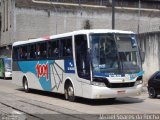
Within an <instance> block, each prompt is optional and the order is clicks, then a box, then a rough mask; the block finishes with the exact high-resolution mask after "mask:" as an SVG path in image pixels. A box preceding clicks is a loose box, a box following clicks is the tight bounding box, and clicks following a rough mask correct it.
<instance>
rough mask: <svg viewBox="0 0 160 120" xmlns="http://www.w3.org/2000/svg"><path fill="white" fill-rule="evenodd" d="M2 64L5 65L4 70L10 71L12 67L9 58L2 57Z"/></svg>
mask: <svg viewBox="0 0 160 120" xmlns="http://www.w3.org/2000/svg"><path fill="white" fill-rule="evenodd" d="M4 65H5V71H6V72H11V71H12V68H11V59H9V58H7V59H4Z"/></svg>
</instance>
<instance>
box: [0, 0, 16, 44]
mask: <svg viewBox="0 0 160 120" xmlns="http://www.w3.org/2000/svg"><path fill="white" fill-rule="evenodd" d="M14 6H15V1H14V0H1V7H0V14H1V28H0V31H1V35H0V46H1V47H2V46H6V45H11V44H12V39H13V38H14V35H13V32H14V24H13V22H14V20H13V19H14Z"/></svg>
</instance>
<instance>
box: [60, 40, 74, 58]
mask: <svg viewBox="0 0 160 120" xmlns="http://www.w3.org/2000/svg"><path fill="white" fill-rule="evenodd" d="M60 46H61V57H72V56H73V55H72V37H67V38H63V39H62V40H61V44H60Z"/></svg>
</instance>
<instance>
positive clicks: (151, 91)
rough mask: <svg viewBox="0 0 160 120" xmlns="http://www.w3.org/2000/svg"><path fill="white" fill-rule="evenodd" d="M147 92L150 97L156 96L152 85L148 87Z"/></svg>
mask: <svg viewBox="0 0 160 120" xmlns="http://www.w3.org/2000/svg"><path fill="white" fill-rule="evenodd" d="M148 94H149V97H150V98H156V97H157V93H156V90H155V89H154V87H149V88H148Z"/></svg>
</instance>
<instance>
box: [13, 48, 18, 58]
mask: <svg viewBox="0 0 160 120" xmlns="http://www.w3.org/2000/svg"><path fill="white" fill-rule="evenodd" d="M13 60H18V47H13Z"/></svg>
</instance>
